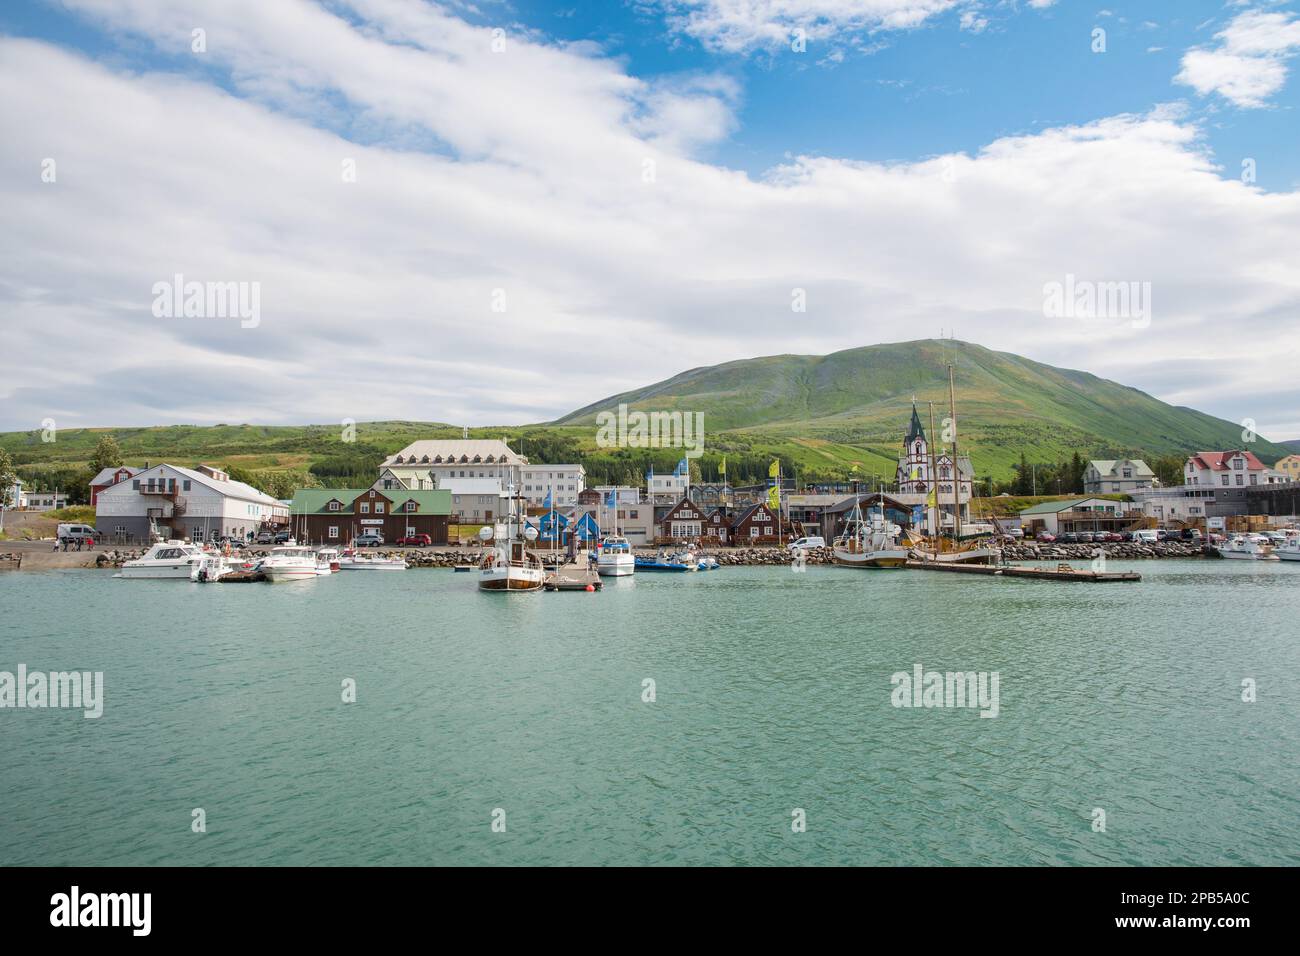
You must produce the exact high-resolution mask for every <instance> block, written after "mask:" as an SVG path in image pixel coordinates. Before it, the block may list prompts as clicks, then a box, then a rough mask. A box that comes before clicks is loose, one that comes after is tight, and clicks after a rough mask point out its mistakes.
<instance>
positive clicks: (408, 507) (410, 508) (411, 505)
mask: <svg viewBox="0 0 1300 956" xmlns="http://www.w3.org/2000/svg"><path fill="white" fill-rule="evenodd" d="M406 510H407V511H414V510H415V502H414V501H408V502H407V503H406Z"/></svg>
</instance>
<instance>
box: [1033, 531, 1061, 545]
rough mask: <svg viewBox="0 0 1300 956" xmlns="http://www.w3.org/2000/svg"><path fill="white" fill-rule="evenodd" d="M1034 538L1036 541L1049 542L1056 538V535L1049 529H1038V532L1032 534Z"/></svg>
mask: <svg viewBox="0 0 1300 956" xmlns="http://www.w3.org/2000/svg"><path fill="white" fill-rule="evenodd" d="M1034 539H1035V540H1036V541H1042V542H1045V543H1046V544H1051V543H1052V542H1053V541H1055V540H1056V535H1054V534H1052V532H1050V531H1040V532H1038V534H1036V535H1034Z"/></svg>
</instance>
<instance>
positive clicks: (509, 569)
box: [478, 482, 546, 594]
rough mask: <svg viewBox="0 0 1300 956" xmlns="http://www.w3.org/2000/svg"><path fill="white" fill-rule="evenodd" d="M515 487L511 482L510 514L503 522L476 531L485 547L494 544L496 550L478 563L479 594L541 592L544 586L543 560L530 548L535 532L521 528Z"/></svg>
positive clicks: (521, 522)
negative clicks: (488, 543) (488, 592)
mask: <svg viewBox="0 0 1300 956" xmlns="http://www.w3.org/2000/svg"><path fill="white" fill-rule="evenodd" d="M516 487H517V485H516V484H515V483H514V482H511V484H510V486H509V495H508V502H509V504H508V507H509V511H508V512H507V514H506V515H505V521H504V522H501V523H499V524H497V525H496V526H495V528H489V527H487V526H484V527H483V528H481V529H480V530H479V538H480V539H481V540H482V541H483V543H484V544H486V543H487V542H488V541H494V542H495V543H496V547H494V548H492V549H491V550H490V551H485V552H484V553H483V557H482V559H481V560H480V561H479V566H478V589H479V590H480V591H491V592H494V593H500V594H512V593H516V592H527V591H540V590H541V589H542V587H543V586H544V585H545V584H546V568H545V567H544V566H543V565H542V559H541V558H540V557H538V556H537V554H536V552H534V551H532V550H530V548H529V545H531V544H532V543H533V542H534V541H536V540H537V529H536V528H532V527H524V521H523V519H522V518H521V517H520V512H521V511H522V496H520V495H519V494H517V492H516V491H515V489H516ZM517 503H519V506H518V508H517V507H516V504H517Z"/></svg>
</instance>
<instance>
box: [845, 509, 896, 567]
mask: <svg viewBox="0 0 1300 956" xmlns="http://www.w3.org/2000/svg"><path fill="white" fill-rule="evenodd" d="M879 504H880V510H881V513H880V514H872V515H871V516H870V518H869V519H867V518H863V517H862V503H861V501H854V503H853V510H852V511H850V512H849V516H848V518H846V519H845V522H844V533H843V534H841V535H840V536H839V537H838V538H836V539H835V541H834V542H833V543H832V545H831V560H832V561H833V562H834V563H835V564H842V565H844V566H846V567H850V568H902V567H906V566H907V556H908V551H907V548H906V547H903V546H902V545H900V544H899V541H898V538H899V535H901V534H902V530H903V529H902V528H900V527H899V526H898V525H896V524H894V523H893V522H892V521H889V520H888V519H887V518H885V516H884V500H883V499H880V500H879Z"/></svg>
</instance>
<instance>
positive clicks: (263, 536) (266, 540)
mask: <svg viewBox="0 0 1300 956" xmlns="http://www.w3.org/2000/svg"><path fill="white" fill-rule="evenodd" d="M257 543H258V544H275V532H274V531H259V532H257Z"/></svg>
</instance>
